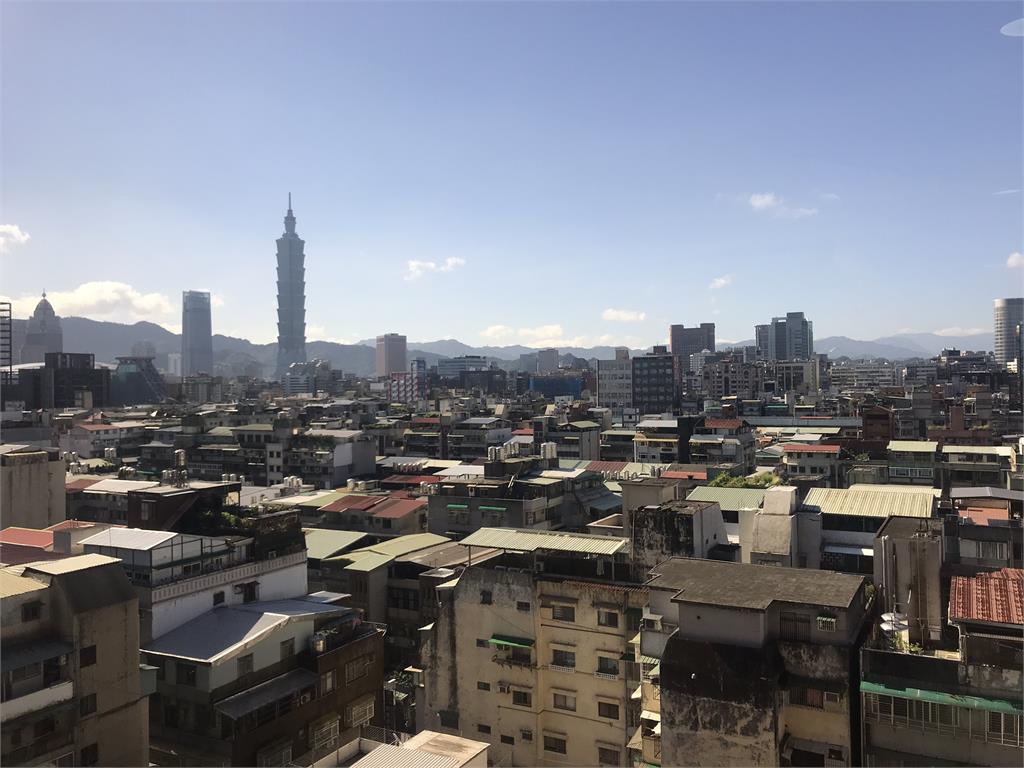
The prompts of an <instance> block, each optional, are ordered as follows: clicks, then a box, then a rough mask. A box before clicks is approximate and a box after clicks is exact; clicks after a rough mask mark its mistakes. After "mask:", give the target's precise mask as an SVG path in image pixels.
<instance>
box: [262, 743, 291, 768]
mask: <svg viewBox="0 0 1024 768" xmlns="http://www.w3.org/2000/svg"><path fill="white" fill-rule="evenodd" d="M291 761H292V743H291V741H287V742H285V743H283V744H277V745H274V746H272V747H267V748H266V749H264V750H262V751H261V752H257V753H256V765H257V766H259V767H260V768H263V766H277V765H288V764H289V763H290V762H291Z"/></svg>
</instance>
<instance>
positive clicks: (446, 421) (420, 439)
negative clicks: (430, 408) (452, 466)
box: [404, 416, 451, 459]
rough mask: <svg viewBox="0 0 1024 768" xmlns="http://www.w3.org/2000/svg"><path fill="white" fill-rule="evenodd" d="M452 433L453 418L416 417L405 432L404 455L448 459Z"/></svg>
mask: <svg viewBox="0 0 1024 768" xmlns="http://www.w3.org/2000/svg"><path fill="white" fill-rule="evenodd" d="M450 432H451V416H415V417H413V419H412V420H411V421H410V422H409V428H408V429H407V430H406V431H405V435H404V438H405V450H404V454H405V455H406V456H424V457H427V458H433V459H447V458H448V435H449V433H450Z"/></svg>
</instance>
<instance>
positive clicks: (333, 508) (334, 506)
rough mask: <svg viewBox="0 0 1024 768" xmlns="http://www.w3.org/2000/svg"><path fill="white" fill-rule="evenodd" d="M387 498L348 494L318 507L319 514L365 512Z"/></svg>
mask: <svg viewBox="0 0 1024 768" xmlns="http://www.w3.org/2000/svg"><path fill="white" fill-rule="evenodd" d="M387 498H388V497H387V496H359V495H356V494H352V493H350V494H348V495H346V496H342V497H341V498H340V499H335V500H334V501H332V502H331V503H330V504H327V505H326V506H323V507H320V511H321V512H345V511H346V510H349V509H358V510H362V511H364V512H365V511H366V510H368V509H370V507H373V506H374V505H376V504H380V503H381V502H382V501H384V500H385V499H387Z"/></svg>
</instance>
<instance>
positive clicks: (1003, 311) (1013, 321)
mask: <svg viewBox="0 0 1024 768" xmlns="http://www.w3.org/2000/svg"><path fill="white" fill-rule="evenodd" d="M44 297H45V294H44ZM41 305H42V302H40V306H41ZM36 311H37V312H38V311H39V310H38V308H37V310H36ZM993 314H994V323H993V327H994V329H995V338H994V340H993V344H994V349H995V354H996V363H997V364H998V365H999V366H1000V367H1002V368H1006V367H1008V366H1009V365H1010V364H1011V363H1013V362H1015V361H1016V364H1017V373H1021V370H1022V368H1021V361H1022V360H1024V346H1022V343H1024V342H1022V334H1021V327H1022V326H1024V298H1013V299H996V300H995V308H994V312H993Z"/></svg>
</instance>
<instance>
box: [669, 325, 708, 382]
mask: <svg viewBox="0 0 1024 768" xmlns="http://www.w3.org/2000/svg"><path fill="white" fill-rule="evenodd" d="M668 334H669V344H670V349H671V350H672V356H673V357H674V358H675V359H676V366H677V368H678V370H679V371H680V372H681V373H689V372H690V370H691V368H690V357H691V356H692V355H695V354H697V353H699V352H703V351H704V350H707V351H709V352H714V351H715V324H714V323H701V324H700V325H699V326H697V327H696V328H687V327H686V326H684V325H671V326H669V329H668Z"/></svg>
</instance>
